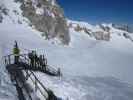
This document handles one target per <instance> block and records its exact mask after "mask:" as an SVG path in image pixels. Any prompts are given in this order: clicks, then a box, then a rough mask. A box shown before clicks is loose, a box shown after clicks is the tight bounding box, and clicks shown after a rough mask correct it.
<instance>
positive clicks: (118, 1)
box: [57, 0, 133, 24]
mask: <svg viewBox="0 0 133 100" xmlns="http://www.w3.org/2000/svg"><path fill="white" fill-rule="evenodd" d="M57 1H58V3H59V4H60V5H61V7H62V8H63V9H64V12H65V16H67V17H68V18H69V19H73V20H81V21H87V22H90V23H103V22H107V23H110V22H112V23H124V24H133V0H57Z"/></svg>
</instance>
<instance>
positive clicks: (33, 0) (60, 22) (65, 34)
mask: <svg viewBox="0 0 133 100" xmlns="http://www.w3.org/2000/svg"><path fill="white" fill-rule="evenodd" d="M15 1H16V2H21V4H22V5H21V10H22V11H23V12H22V15H23V16H24V17H26V18H28V20H29V21H30V23H31V26H34V27H35V28H36V29H37V30H38V31H40V32H42V36H45V37H46V39H51V38H58V39H60V40H61V42H62V43H63V44H69V41H70V36H69V29H68V27H67V22H66V19H65V17H64V12H63V9H62V8H61V7H60V6H59V5H58V4H57V2H56V1H55V0H15Z"/></svg>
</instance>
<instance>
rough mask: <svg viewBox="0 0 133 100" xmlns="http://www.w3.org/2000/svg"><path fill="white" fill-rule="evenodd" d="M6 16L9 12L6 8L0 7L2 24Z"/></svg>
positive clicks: (0, 21)
mask: <svg viewBox="0 0 133 100" xmlns="http://www.w3.org/2000/svg"><path fill="white" fill-rule="evenodd" d="M4 15H8V10H7V9H6V8H5V7H4V5H0V23H2V21H3V16H4Z"/></svg>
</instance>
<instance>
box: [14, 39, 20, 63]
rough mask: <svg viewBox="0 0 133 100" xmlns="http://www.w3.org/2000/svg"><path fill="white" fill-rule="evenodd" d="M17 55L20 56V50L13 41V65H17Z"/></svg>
mask: <svg viewBox="0 0 133 100" xmlns="http://www.w3.org/2000/svg"><path fill="white" fill-rule="evenodd" d="M19 54H20V49H19V47H18V44H17V41H15V45H14V48H13V55H14V63H15V64H17V63H18V62H19Z"/></svg>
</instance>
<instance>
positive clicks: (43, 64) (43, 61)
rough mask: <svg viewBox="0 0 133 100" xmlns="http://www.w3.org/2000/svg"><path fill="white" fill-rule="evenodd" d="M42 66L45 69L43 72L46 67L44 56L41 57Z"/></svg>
mask: <svg viewBox="0 0 133 100" xmlns="http://www.w3.org/2000/svg"><path fill="white" fill-rule="evenodd" d="M42 66H43V68H45V70H46V66H47V59H46V58H45V56H44V55H42Z"/></svg>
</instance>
